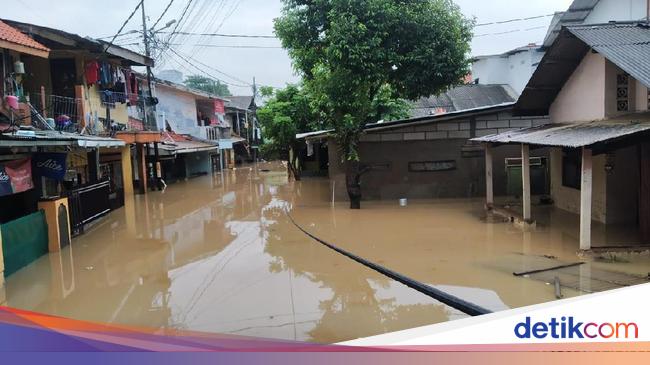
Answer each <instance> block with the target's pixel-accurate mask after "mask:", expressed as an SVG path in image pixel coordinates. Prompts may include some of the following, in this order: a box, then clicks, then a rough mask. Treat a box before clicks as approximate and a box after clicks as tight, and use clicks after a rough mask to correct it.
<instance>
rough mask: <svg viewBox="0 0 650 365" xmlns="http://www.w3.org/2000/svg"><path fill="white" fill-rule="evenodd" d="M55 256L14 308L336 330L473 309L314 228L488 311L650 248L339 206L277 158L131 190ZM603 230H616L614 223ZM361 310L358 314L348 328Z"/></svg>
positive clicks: (328, 334) (316, 334)
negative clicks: (570, 270) (623, 248)
mask: <svg viewBox="0 0 650 365" xmlns="http://www.w3.org/2000/svg"><path fill="white" fill-rule="evenodd" d="M125 203H126V204H125V207H124V208H120V209H118V210H116V211H114V212H112V213H110V214H109V215H108V216H107V217H105V218H104V219H102V220H100V221H99V222H98V223H96V224H95V225H94V226H93V227H91V228H89V229H88V230H87V231H86V233H85V234H84V235H82V236H79V237H78V238H76V239H74V240H73V242H72V244H71V245H70V246H68V247H66V248H64V249H63V250H62V251H61V252H59V253H50V254H48V255H46V256H43V257H41V258H39V259H38V260H36V261H35V262H33V263H32V264H30V265H28V266H27V267H25V268H23V269H21V270H19V271H18V272H16V273H15V274H13V275H11V276H10V277H9V278H8V279H7V282H6V286H5V291H6V299H7V305H9V306H11V307H16V308H21V309H26V310H33V311H38V312H43V313H47V314H52V315H58V316H65V317H69V318H75V319H82V320H89V321H97V322H104V323H113V324H123V325H131V326H144V327H152V328H158V329H160V330H164V329H168V328H178V329H188V330H197V331H209V332H219V333H230V334H239V335H249V336H261V337H270V338H280V339H298V340H306V341H314V342H327V343H329V342H338V341H344V340H350V339H354V338H359V337H366V336H371V335H376V334H381V333H386V332H390V331H395V330H401V329H406V328H412V327H416V326H422V325H427V324H432V323H437V322H443V321H448V320H452V319H455V318H462V317H463V316H465V315H464V314H462V313H460V312H458V311H456V310H453V309H451V308H449V307H447V306H445V305H442V304H441V303H439V302H437V301H435V300H433V299H431V298H429V297H427V296H425V295H423V294H420V293H418V292H416V291H414V290H412V289H410V288H408V287H406V286H404V285H402V284H399V283H397V282H395V281H393V280H390V279H388V278H386V277H385V276H382V275H380V274H378V273H376V272H374V271H372V270H370V269H368V268H366V267H364V266H361V265H360V264H358V263H356V262H354V261H352V260H350V259H348V258H345V257H343V256H341V255H340V254H338V253H335V252H333V251H331V250H329V249H327V248H325V247H323V246H322V245H320V244H318V243H317V242H315V241H313V240H311V239H310V238H309V237H307V236H305V235H304V234H303V233H302V232H300V231H299V230H298V229H296V227H295V226H293V225H292V224H291V222H290V221H289V220H288V217H287V215H286V214H285V211H290V212H291V214H292V216H293V217H294V218H295V220H296V221H297V222H298V223H299V224H300V225H301V226H303V227H304V228H305V229H306V230H308V231H309V232H311V233H313V234H315V235H317V236H319V237H322V238H323V239H326V240H327V241H329V242H332V243H334V244H336V245H338V246H339V247H341V248H344V249H346V250H349V251H351V252H353V253H356V254H358V255H360V256H363V257H365V258H367V259H369V260H371V261H373V262H375V263H378V264H380V265H383V266H386V267H388V268H390V269H392V270H395V271H398V272H400V273H402V274H404V275H407V276H409V277H411V278H414V279H416V280H418V281H421V282H423V283H426V284H428V285H431V286H433V287H435V288H438V289H441V290H444V291H446V292H448V293H450V294H452V295H455V296H457V297H459V298H461V299H464V300H466V301H469V302H473V303H475V304H477V305H480V306H483V307H485V308H488V309H490V310H502V309H507V308H513V307H520V306H525V305H530V304H535V303H542V302H547V301H550V300H554V299H555V292H554V289H553V286H552V285H549V284H550V283H548V282H545V281H544V280H535V279H534V278H533V277H516V276H514V275H513V272H520V271H526V270H533V269H538V268H545V267H552V266H554V265H556V264H557V263H564V262H575V261H584V262H585V264H583V265H581V266H580V267H579V268H578V269H576V271H575V274H576V275H578V281H579V282H581V283H582V284H581V286H580V287H579V288H577V290H573V289H569V288H563V290H562V294H563V296H565V297H570V296H575V295H580V294H583V293H588V292H590V291H591V288H590V285H591V283H592V281H591V273H592V272H596V271H598V270H606V271H614V272H619V273H624V274H626V275H627V276H629V277H637V278H641V279H642V278H643V276H644V275H647V265H648V262H649V260H648V258H647V257H644V256H638V257H634V258H631V259H630V260H627V261H626V262H622V261H617V260H604V259H594V258H584V259H579V258H578V257H577V256H576V247H577V244H576V242H577V240H578V237H577V235H576V232H575V229H572V228H571V226H572V221H571V220H573V219H577V217H575V216H572V215H569V214H566V213H561V212H547V214H548V216H549V219H555V220H557V221H561V222H563V223H565V224H563V225H556V224H554V225H552V226H544V225H543V224H540V225H539V226H538V227H537V228H536V229H534V230H528V231H522V230H521V229H518V228H516V227H514V226H512V225H511V224H507V223H504V222H502V221H499V220H488V219H486V217H485V213H484V210H483V206H482V201H481V200H438V201H417V202H413V203H411V204H409V205H408V206H407V207H400V206H399V204H398V202H368V203H366V206H365V207H364V209H363V210H361V211H350V210H348V209H347V206H346V204H345V203H344V202H341V203H335V204H334V205H332V203H331V184H330V182H329V181H328V180H325V179H319V178H314V179H305V180H303V181H301V182H294V181H291V182H290V181H289V180H288V179H287V173H286V169H285V168H284V167H283V166H282V165H281V164H275V163H270V164H259V165H251V166H244V167H241V168H237V169H236V170H232V171H224V172H223V173H215V174H213V175H210V176H203V177H198V178H195V179H191V180H189V181H185V182H180V183H178V184H175V185H171V186H170V187H168V188H167V189H166V190H165V191H163V192H152V193H150V194H148V195H146V196H135V197H134V198H133V199H126V202H125ZM603 237H604V236H603ZM351 323H354V325H351Z"/></svg>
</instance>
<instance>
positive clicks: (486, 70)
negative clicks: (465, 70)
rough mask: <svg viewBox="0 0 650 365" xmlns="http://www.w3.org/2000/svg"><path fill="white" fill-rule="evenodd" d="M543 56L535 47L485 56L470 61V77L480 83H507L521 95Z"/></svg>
mask: <svg viewBox="0 0 650 365" xmlns="http://www.w3.org/2000/svg"><path fill="white" fill-rule="evenodd" d="M543 56H544V53H543V52H539V51H537V50H536V49H530V50H527V51H523V52H517V53H515V54H512V55H494V56H487V57H485V58H481V59H479V60H477V61H475V62H473V63H472V77H473V78H474V79H477V78H478V79H479V83H480V84H505V85H509V86H510V87H511V88H512V89H513V90H514V91H515V93H517V95H521V93H522V92H523V90H524V88H525V87H526V85H527V84H528V81H529V80H530V77H531V76H532V75H533V73H534V72H535V69H537V65H538V64H539V61H540V60H541V59H542V57H543Z"/></svg>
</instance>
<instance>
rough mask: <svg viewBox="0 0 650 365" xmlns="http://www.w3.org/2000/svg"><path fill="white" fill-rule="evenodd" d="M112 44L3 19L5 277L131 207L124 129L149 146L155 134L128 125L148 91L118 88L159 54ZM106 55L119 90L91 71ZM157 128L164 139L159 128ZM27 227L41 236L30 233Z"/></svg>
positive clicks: (1, 244) (0, 146)
mask: <svg viewBox="0 0 650 365" xmlns="http://www.w3.org/2000/svg"><path fill="white" fill-rule="evenodd" d="M108 46H109V45H108V44H106V43H105V42H101V41H96V40H93V39H90V38H84V37H80V36H78V35H74V34H70V33H67V32H63V31H60V30H56V29H52V28H46V27H41V26H37V25H33V24H26V23H20V22H15V21H11V20H0V55H1V61H2V65H0V66H1V69H0V71H1V72H0V79H1V81H2V90H1V91H2V95H1V96H2V102H1V103H0V104H1V106H0V126H1V129H0V204H1V205H2V206H3V207H5V208H6V209H3V210H2V212H0V232H1V233H2V234H0V248H2V252H3V255H0V258H2V259H0V262H1V263H0V272H3V271H4V275H9V274H11V273H13V272H15V271H16V270H18V269H20V268H21V267H23V266H25V265H27V264H29V263H30V262H31V261H33V260H35V259H36V258H38V257H39V256H40V255H42V254H45V253H47V252H48V251H58V250H60V249H61V248H62V247H65V246H66V245H68V244H70V240H71V235H75V234H81V233H83V231H84V228H85V227H86V225H88V224H90V223H92V222H93V221H95V220H96V219H98V218H99V217H101V216H103V215H105V214H107V213H108V212H110V211H111V210H114V209H116V208H119V207H121V206H123V205H124V204H125V196H127V195H131V194H133V168H132V160H131V146H130V142H128V141H125V140H124V139H122V138H116V137H122V136H121V135H120V133H127V136H128V137H129V138H133V141H132V142H134V143H135V142H137V143H139V144H140V145H141V146H143V144H142V140H141V137H142V136H146V135H152V134H151V133H149V132H145V133H143V134H140V131H131V130H130V129H129V120H128V116H127V115H128V113H127V108H129V107H130V105H135V104H137V103H138V101H142V100H143V99H142V98H141V95H130V94H128V93H126V92H124V93H122V92H121V91H120V90H121V89H120V90H116V88H117V87H118V86H117V84H118V83H119V82H120V80H119V79H118V77H117V74H118V73H120V72H121V73H122V75H123V76H125V73H126V72H129V71H130V67H131V66H143V65H147V64H152V62H153V61H152V60H150V59H148V58H146V57H144V56H142V55H138V54H137V53H134V52H132V51H129V50H126V49H122V48H119V47H108ZM100 63H101V64H102V67H104V66H105V67H106V68H105V70H110V71H111V72H112V74H111V76H110V77H111V78H112V80H113V81H112V86H111V87H110V88H111V90H108V88H109V85H108V83H107V82H104V80H102V82H101V85H100V82H99V81H98V80H89V77H91V76H92V72H89V71H92V70H95V69H94V68H90V67H88V66H89V64H92V65H99V64H100ZM89 69H90V70H89ZM95 71H97V70H95ZM97 72H98V71H97ZM103 76H104V77H106V78H108V76H107V75H103ZM96 77H99V76H98V75H96ZM125 90H126V88H125ZM132 100H133V104H132ZM152 120H153V119H152ZM153 136H154V137H155V136H157V138H158V140H159V139H160V134H159V133H158V132H154V133H153ZM141 161H143V162H144V159H141ZM140 176H144V174H142V175H140ZM26 229H28V230H30V232H33V233H34V234H33V235H29V237H25V236H24V232H25V230H26ZM0 277H2V275H0ZM0 281H1V280H0Z"/></svg>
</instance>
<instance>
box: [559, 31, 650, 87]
mask: <svg viewBox="0 0 650 365" xmlns="http://www.w3.org/2000/svg"><path fill="white" fill-rule="evenodd" d="M567 29H568V30H569V31H570V32H571V33H572V34H574V35H575V36H576V37H578V38H579V39H580V40H581V41H583V42H584V43H585V44H587V45H589V46H590V47H591V48H593V49H594V50H596V51H597V52H598V53H600V54H601V55H603V56H604V57H605V58H607V59H608V60H609V61H611V62H612V63H614V64H615V65H616V66H618V67H620V68H621V69H623V70H624V71H625V72H627V73H629V74H630V75H631V76H632V77H634V78H635V79H637V80H638V81H640V82H642V83H643V84H644V85H645V86H647V87H650V27H649V26H648V25H647V24H639V23H614V24H604V25H595V26H591V25H584V26H573V27H568V28H567Z"/></svg>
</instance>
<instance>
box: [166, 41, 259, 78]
mask: <svg viewBox="0 0 650 365" xmlns="http://www.w3.org/2000/svg"><path fill="white" fill-rule="evenodd" d="M168 50H170V51H172V53H174V54H175V55H176V56H178V57H179V58H180V59H181V60H183V61H184V62H185V63H187V64H188V65H190V66H192V67H194V68H195V69H197V70H199V71H200V72H201V73H203V74H204V75H206V76H208V77H210V78H213V79H215V80H217V81H221V82H222V83H224V84H226V85H230V86H234V87H249V86H250V85H238V84H234V83H231V82H227V81H224V80H222V79H220V78H218V77H215V76H214V75H212V74H210V73H209V72H206V71H205V70H203V69H202V68H200V67H198V66H196V65H195V64H193V63H192V62H190V61H189V60H188V59H187V58H185V57H183V56H182V55H181V54H179V53H178V52H176V50H174V49H173V48H172V47H168Z"/></svg>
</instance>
